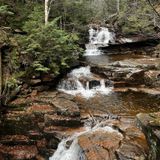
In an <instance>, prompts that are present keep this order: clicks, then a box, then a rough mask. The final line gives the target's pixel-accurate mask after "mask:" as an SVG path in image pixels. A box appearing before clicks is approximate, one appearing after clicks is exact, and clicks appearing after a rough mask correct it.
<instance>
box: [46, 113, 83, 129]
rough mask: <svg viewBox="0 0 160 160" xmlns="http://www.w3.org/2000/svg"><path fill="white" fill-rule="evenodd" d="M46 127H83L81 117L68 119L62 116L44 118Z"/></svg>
mask: <svg viewBox="0 0 160 160" xmlns="http://www.w3.org/2000/svg"><path fill="white" fill-rule="evenodd" d="M44 120H45V125H46V126H50V125H56V126H68V127H73V126H79V125H81V121H80V117H68V116H62V115H48V114H46V115H45V117H44Z"/></svg>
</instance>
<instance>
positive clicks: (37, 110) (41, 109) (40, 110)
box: [26, 104, 54, 114]
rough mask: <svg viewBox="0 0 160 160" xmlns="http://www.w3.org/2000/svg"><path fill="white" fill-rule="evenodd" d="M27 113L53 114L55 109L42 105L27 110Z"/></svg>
mask: <svg viewBox="0 0 160 160" xmlns="http://www.w3.org/2000/svg"><path fill="white" fill-rule="evenodd" d="M26 112H27V113H29V114H34V113H42V114H45V113H53V112H54V108H53V107H52V106H51V105H41V104H33V105H32V106H30V107H28V108H27V109H26Z"/></svg>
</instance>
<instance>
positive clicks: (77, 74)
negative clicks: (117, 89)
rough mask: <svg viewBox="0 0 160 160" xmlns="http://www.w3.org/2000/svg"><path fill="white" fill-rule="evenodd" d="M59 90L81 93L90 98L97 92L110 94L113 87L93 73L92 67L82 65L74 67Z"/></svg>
mask: <svg viewBox="0 0 160 160" xmlns="http://www.w3.org/2000/svg"><path fill="white" fill-rule="evenodd" d="M58 90H60V91H63V92H65V93H68V94H71V95H81V96H83V97H85V98H87V99H88V98H90V97H93V96H95V95H96V94H105V95H106V94H108V93H110V92H111V90H112V87H111V86H108V81H107V83H106V81H105V80H104V79H102V78H100V77H98V76H96V75H94V74H92V73H91V71H90V67H89V66H87V67H81V68H78V69H74V70H73V71H72V72H70V73H69V74H68V75H67V78H66V79H63V80H62V81H61V82H60V83H59V85H58Z"/></svg>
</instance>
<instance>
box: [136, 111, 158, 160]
mask: <svg viewBox="0 0 160 160" xmlns="http://www.w3.org/2000/svg"><path fill="white" fill-rule="evenodd" d="M137 121H138V124H139V127H141V128H142V130H143V132H144V134H145V135H146V137H147V140H148V142H149V145H150V156H149V159H150V160H159V157H160V147H159V146H160V112H157V113H150V114H145V113H140V114H138V115H137Z"/></svg>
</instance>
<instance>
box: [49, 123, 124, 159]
mask: <svg viewBox="0 0 160 160" xmlns="http://www.w3.org/2000/svg"><path fill="white" fill-rule="evenodd" d="M96 131H102V132H109V133H113V132H116V133H117V134H119V135H120V136H121V137H123V136H122V135H121V133H119V132H118V131H116V130H114V129H113V128H111V127H109V126H104V124H103V122H101V123H98V124H96V126H95V127H93V128H91V127H90V126H88V127H86V128H85V131H82V132H79V133H74V134H73V135H72V136H70V137H68V138H66V139H63V140H62V141H61V142H60V143H59V145H58V148H57V150H56V152H55V153H54V155H53V156H52V157H50V158H49V160H85V155H84V153H83V150H82V149H81V148H80V146H79V145H78V138H79V136H81V135H84V134H87V133H93V132H96ZM67 142H69V143H70V142H71V145H70V146H68V145H67Z"/></svg>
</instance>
